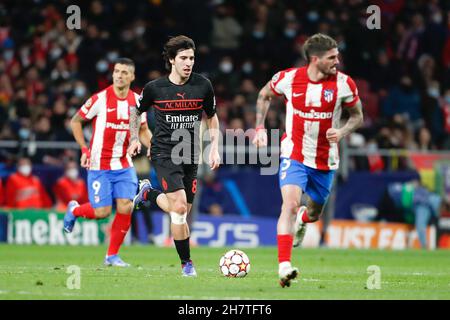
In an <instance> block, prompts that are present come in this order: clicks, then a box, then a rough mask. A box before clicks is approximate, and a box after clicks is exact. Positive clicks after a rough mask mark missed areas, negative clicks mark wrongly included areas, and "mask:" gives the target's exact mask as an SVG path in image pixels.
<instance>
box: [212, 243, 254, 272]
mask: <svg viewBox="0 0 450 320" xmlns="http://www.w3.org/2000/svg"><path fill="white" fill-rule="evenodd" d="M219 268H220V272H222V274H223V275H224V276H225V277H229V278H243V277H245V276H246V275H247V274H248V273H249V271H250V260H249V258H248V256H247V255H246V254H245V253H244V252H243V251H241V250H237V249H234V250H230V251H228V252H227V253H225V254H224V255H223V256H222V257H221V258H220V261H219Z"/></svg>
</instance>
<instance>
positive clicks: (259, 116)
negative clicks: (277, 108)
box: [253, 82, 276, 147]
mask: <svg viewBox="0 0 450 320" xmlns="http://www.w3.org/2000/svg"><path fill="white" fill-rule="evenodd" d="M273 97H276V95H275V94H274V93H273V91H272V90H271V89H270V82H267V84H266V85H265V86H264V87H263V88H262V89H261V90H260V91H259V94H258V100H257V101H256V135H255V138H254V139H253V144H254V145H255V146H256V147H265V146H266V145H267V132H266V130H265V129H264V121H265V119H266V115H267V111H268V110H269V106H270V101H271V100H272V98H273Z"/></svg>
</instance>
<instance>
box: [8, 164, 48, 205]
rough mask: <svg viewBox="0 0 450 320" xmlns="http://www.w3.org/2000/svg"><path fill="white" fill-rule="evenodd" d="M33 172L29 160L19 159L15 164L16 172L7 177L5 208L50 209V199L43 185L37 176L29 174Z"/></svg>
mask: <svg viewBox="0 0 450 320" xmlns="http://www.w3.org/2000/svg"><path fill="white" fill-rule="evenodd" d="M32 170H33V167H32V164H31V160H30V159H29V158H20V159H19V161H18V162H17V172H16V173H13V174H11V175H10V176H9V178H8V181H7V182H6V188H5V189H6V191H5V206H6V207H9V208H17V209H25V208H30V209H40V208H50V207H51V206H52V200H51V199H50V197H49V195H48V193H47V191H45V188H44V185H43V184H42V183H41V181H40V180H39V178H38V177H37V176H34V175H32V174H31V171H32Z"/></svg>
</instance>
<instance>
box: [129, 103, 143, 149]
mask: <svg viewBox="0 0 450 320" xmlns="http://www.w3.org/2000/svg"><path fill="white" fill-rule="evenodd" d="M140 120H141V119H140V116H139V111H138V109H137V108H136V107H135V106H131V107H130V146H129V147H128V150H127V153H128V154H129V155H130V156H132V157H134V156H135V155H137V154H139V153H140V152H141V143H140V142H139V128H140Z"/></svg>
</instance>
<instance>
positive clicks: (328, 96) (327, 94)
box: [323, 89, 334, 102]
mask: <svg viewBox="0 0 450 320" xmlns="http://www.w3.org/2000/svg"><path fill="white" fill-rule="evenodd" d="M333 94H334V90H333V89H325V90H323V98H324V99H325V101H326V102H331V101H332V100H333Z"/></svg>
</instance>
